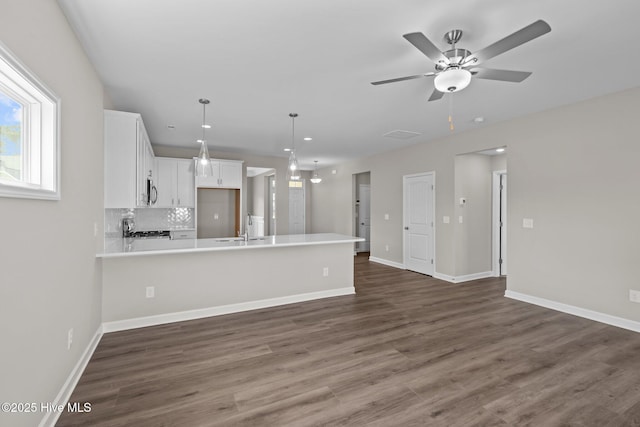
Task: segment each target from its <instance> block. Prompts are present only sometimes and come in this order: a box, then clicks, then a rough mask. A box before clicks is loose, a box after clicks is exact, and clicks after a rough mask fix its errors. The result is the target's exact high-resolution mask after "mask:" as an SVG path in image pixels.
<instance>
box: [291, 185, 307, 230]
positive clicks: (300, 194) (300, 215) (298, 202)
mask: <svg viewBox="0 0 640 427" xmlns="http://www.w3.org/2000/svg"><path fill="white" fill-rule="evenodd" d="M292 184H296V186H292ZM297 184H301V185H300V186H297ZM304 215H305V213H304V181H291V182H290V184H289V234H304V232H305V230H304V229H305V227H304V224H305V218H304Z"/></svg>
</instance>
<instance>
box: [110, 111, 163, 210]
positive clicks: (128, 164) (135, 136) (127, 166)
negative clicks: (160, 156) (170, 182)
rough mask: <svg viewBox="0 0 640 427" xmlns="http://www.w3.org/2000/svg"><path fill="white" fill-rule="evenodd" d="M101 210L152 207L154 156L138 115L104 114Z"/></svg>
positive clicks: (122, 113)
mask: <svg viewBox="0 0 640 427" xmlns="http://www.w3.org/2000/svg"><path fill="white" fill-rule="evenodd" d="M104 151H105V157H104V159H105V160H104V207H105V208H135V207H142V206H149V205H152V204H153V202H154V200H155V198H156V197H157V193H156V190H155V184H154V179H155V174H156V172H155V156H154V153H153V148H152V147H151V142H150V141H149V137H148V135H147V131H146V129H145V127H144V123H143V122H142V117H141V116H140V114H136V113H126V112H122V111H112V110H105V112H104Z"/></svg>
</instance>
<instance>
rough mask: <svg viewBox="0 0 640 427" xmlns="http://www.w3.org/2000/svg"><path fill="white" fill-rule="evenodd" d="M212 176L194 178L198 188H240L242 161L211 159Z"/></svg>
mask: <svg viewBox="0 0 640 427" xmlns="http://www.w3.org/2000/svg"><path fill="white" fill-rule="evenodd" d="M211 166H212V170H213V174H212V175H211V176H208V177H201V176H199V177H196V186H197V187H199V188H242V161H241V160H217V159H211Z"/></svg>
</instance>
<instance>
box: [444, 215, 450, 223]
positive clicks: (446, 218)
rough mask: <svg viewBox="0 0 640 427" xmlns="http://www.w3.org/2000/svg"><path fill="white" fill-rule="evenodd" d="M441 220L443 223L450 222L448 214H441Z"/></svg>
mask: <svg viewBox="0 0 640 427" xmlns="http://www.w3.org/2000/svg"><path fill="white" fill-rule="evenodd" d="M442 222H443V223H445V224H449V222H451V218H449V217H448V216H443V217H442Z"/></svg>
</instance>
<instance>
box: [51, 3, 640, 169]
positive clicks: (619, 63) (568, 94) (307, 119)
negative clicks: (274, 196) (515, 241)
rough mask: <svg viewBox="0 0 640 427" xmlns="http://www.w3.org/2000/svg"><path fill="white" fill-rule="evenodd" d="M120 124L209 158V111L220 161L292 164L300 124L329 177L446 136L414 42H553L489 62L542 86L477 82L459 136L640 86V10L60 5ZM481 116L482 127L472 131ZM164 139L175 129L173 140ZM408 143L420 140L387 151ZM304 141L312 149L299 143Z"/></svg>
mask: <svg viewBox="0 0 640 427" xmlns="http://www.w3.org/2000/svg"><path fill="white" fill-rule="evenodd" d="M59 3H60V4H61V6H62V7H63V10H64V11H65V14H66V15H67V17H68V19H69V21H70V22H71V24H72V26H73V28H74V29H75V31H76V32H77V34H78V37H79V38H80V40H81V42H82V43H83V45H84V47H85V49H86V50H87V53H88V55H89V57H90V59H91V61H92V62H93V64H94V66H95V68H96V69H97V71H98V73H99V74H100V76H101V78H102V80H103V82H104V85H105V88H106V92H107V93H108V95H109V97H110V98H111V100H112V102H113V104H114V106H115V108H116V109H119V110H124V111H134V112H139V113H142V116H143V119H144V121H145V125H146V127H147V130H148V132H149V135H150V138H151V141H152V143H153V144H154V145H169V146H180V147H182V146H184V147H192V148H193V149H194V151H195V150H197V143H196V142H195V141H196V139H198V138H199V137H200V136H201V128H200V124H201V120H202V106H201V105H200V104H199V103H198V99H199V98H202V97H206V98H209V99H211V104H209V106H208V107H207V121H208V122H210V123H211V124H212V125H213V127H212V129H210V130H208V131H207V132H208V134H207V140H208V141H209V148H210V149H211V150H223V151H234V152H250V153H253V154H259V155H271V156H282V157H286V156H287V153H285V152H284V151H283V149H284V148H285V147H289V146H290V145H291V119H290V118H289V113H290V112H296V113H298V114H299V117H298V118H297V119H296V145H297V151H298V157H299V159H300V162H301V165H302V166H303V167H305V168H307V169H312V168H313V161H314V160H318V161H319V165H320V166H327V165H330V164H334V163H337V162H341V161H344V160H347V159H351V158H356V157H361V156H365V155H370V154H374V153H379V152H384V151H388V150H393V149H396V148H399V147H404V146H407V145H409V144H415V143H421V142H425V141H428V140H431V139H434V138H438V137H442V136H444V135H447V134H448V133H449V132H450V131H449V128H448V122H447V116H448V114H449V102H448V100H447V99H446V97H445V98H444V99H442V100H440V101H437V102H427V98H428V96H429V95H430V94H431V91H432V87H433V86H432V85H433V80H432V78H423V79H417V80H409V81H404V82H398V83H392V84H387V85H381V86H372V85H371V84H370V82H372V81H377V80H384V79H389V78H395V77H402V76H407V75H412V74H420V73H425V72H429V71H433V63H432V62H430V61H429V60H428V59H427V58H426V57H425V56H424V55H423V54H422V53H420V52H419V51H418V50H417V49H416V48H415V47H413V46H412V45H411V44H410V43H408V42H407V41H406V40H405V39H404V38H403V37H402V35H403V34H405V33H409V32H416V31H420V32H423V33H424V34H425V35H426V36H427V37H428V38H429V39H430V40H432V41H433V42H434V43H435V44H436V45H438V47H440V48H441V49H442V50H446V47H447V46H448V45H446V43H445V42H444V40H443V35H444V34H445V33H446V32H447V31H449V30H451V29H462V30H463V31H464V35H463V38H462V40H461V42H459V43H458V47H461V48H466V49H468V50H470V51H472V52H473V51H477V50H479V49H481V48H484V47H486V46H488V45H489V44H491V43H493V42H495V41H497V40H499V39H501V38H503V37H505V36H507V35H509V34H511V33H513V32H514V31H517V30H519V29H520V28H522V27H524V26H526V25H528V24H530V23H532V22H534V21H536V20H537V19H543V20H545V21H547V22H548V23H549V25H550V26H551V28H552V31H551V32H550V33H548V34H546V35H544V36H542V37H540V38H537V39H535V40H533V41H531V42H529V43H526V44H524V45H522V46H520V47H517V48H515V49H513V50H511V51H508V52H506V53H504V54H502V55H500V56H497V57H495V58H493V59H490V60H488V61H487V62H486V63H484V64H483V66H486V67H488V68H498V69H512V70H520V71H532V72H533V74H532V75H531V76H530V77H529V78H528V79H527V80H525V81H524V82H522V83H507V82H498V81H490V80H480V79H474V80H473V81H472V82H471V85H470V86H469V87H468V88H466V89H464V90H463V91H461V92H459V93H456V94H454V97H453V113H454V119H455V125H456V129H455V132H464V131H467V130H470V129H473V128H477V127H482V126H491V125H492V124H494V123H496V122H499V121H503V120H507V119H510V118H513V117H517V116H521V115H525V114H529V113H532V112H536V111H541V110H545V109H550V108H554V107H557V106H560V105H564V104H568V103H572V102H576V101H579V100H583V99H587V98H591V97H595V96H599V95H603V94H606V93H611V92H615V91H619V90H623V89H627V88H631V87H635V86H638V85H639V84H640V77H638V76H639V75H640V55H638V54H637V52H636V51H637V44H638V42H640V25H637V19H638V16H640V2H639V1H637V0H610V1H592V2H586V1H584V0H563V1H558V0H536V1H533V0H531V1H524V0H521V1H514V0H484V1H478V0H457V1H444V0H395V1H389V0H314V1H312V0H308V1H304V2H302V1H300V0H297V1H296V0H271V1H265V0H215V1H214V0H180V1H178V0H135V1H131V0H59ZM478 116H482V117H484V119H485V121H484V122H483V123H480V124H478V123H474V121H473V118H474V117H478ZM167 125H174V126H175V130H169V129H168V128H167ZM395 130H407V131H411V132H417V133H420V135H419V136H416V137H414V138H410V139H394V138H388V137H384V136H383V135H384V134H386V133H388V132H391V131H395ZM305 136H311V137H313V141H312V142H303V141H302V138H303V137H305Z"/></svg>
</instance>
